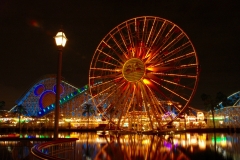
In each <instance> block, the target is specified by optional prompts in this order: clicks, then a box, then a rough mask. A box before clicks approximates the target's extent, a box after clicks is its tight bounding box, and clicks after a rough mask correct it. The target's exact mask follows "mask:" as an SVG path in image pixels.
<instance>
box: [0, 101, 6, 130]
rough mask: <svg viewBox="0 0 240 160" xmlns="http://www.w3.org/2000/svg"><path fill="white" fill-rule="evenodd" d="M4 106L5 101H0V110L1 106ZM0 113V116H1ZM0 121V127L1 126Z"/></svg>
mask: <svg viewBox="0 0 240 160" xmlns="http://www.w3.org/2000/svg"><path fill="white" fill-rule="evenodd" d="M4 106H5V102H4V101H0V110H1V108H3V107H4ZM1 116H2V115H0V117H1ZM1 123H2V122H1V121H0V128H1Z"/></svg>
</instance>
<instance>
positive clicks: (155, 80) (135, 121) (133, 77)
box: [89, 16, 199, 130]
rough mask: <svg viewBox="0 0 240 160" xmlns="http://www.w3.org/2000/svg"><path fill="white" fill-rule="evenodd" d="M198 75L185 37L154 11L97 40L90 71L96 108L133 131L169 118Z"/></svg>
mask: <svg viewBox="0 0 240 160" xmlns="http://www.w3.org/2000/svg"><path fill="white" fill-rule="evenodd" d="M198 79H199V63H198V58H197V53H196V51H195V49H194V46H193V44H192V42H191V41H190V39H189V37H188V36H187V35H186V34H185V32H184V31H183V30H182V29H181V28H180V27H178V26H177V25H176V24H174V23H172V22H170V21H168V20H166V19H163V18H159V17H153V16H143V17H136V18H133V19H130V20H127V21H125V22H123V23H121V24H119V25H118V26H116V27H115V28H113V29H112V30H111V31H110V32H109V33H108V34H107V35H106V36H105V37H104V38H103V39H102V41H101V42H100V44H99V45H98V47H97V49H96V51H95V53H94V56H93V58H92V62H91V65H90V71H89V85H90V93H91V95H92V98H93V102H94V104H95V105H96V107H97V109H98V113H99V114H101V115H102V116H103V118H105V119H107V120H109V122H111V123H112V124H114V125H116V126H117V127H120V128H129V129H130V128H131V129H135V130H140V129H142V128H148V129H157V128H161V127H163V126H165V125H167V124H169V123H171V122H172V121H173V120H174V119H175V118H177V117H178V116H179V115H180V114H181V113H182V112H183V111H184V109H186V107H187V106H188V104H189V102H190V100H191V99H192V97H193V95H194V93H195V90H196V87H197V83H198ZM140 124H141V125H140ZM144 125H145V126H144Z"/></svg>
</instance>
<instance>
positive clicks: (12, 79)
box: [0, 0, 240, 109]
mask: <svg viewBox="0 0 240 160" xmlns="http://www.w3.org/2000/svg"><path fill="white" fill-rule="evenodd" d="M139 16H157V17H161V18H165V19H167V20H170V21H172V22H173V23H175V24H177V25H178V26H179V27H180V28H182V29H183V30H184V31H185V33H186V34H187V35H188V36H189V38H190V39H191V41H192V43H193V45H194V47H195V49H196V51H197V54H198V58H199V62H200V64H201V73H200V80H199V84H198V87H197V90H196V94H195V96H194V98H193V100H192V101H191V103H190V104H191V106H193V107H196V108H201V107H203V102H202V101H201V97H200V96H201V94H202V93H206V94H209V95H212V96H213V97H215V95H216V93H217V92H219V91H221V92H222V93H224V94H225V95H230V94H232V93H234V92H236V91H239V90H240V65H239V64H240V2H239V1H238V0H235V1H233V0H215V1H209V0H188V1H187V0H185V1H180V0H166V1H161V0H158V1H157V0H152V1H151V0H145V1H143V0H132V1H131V2H129V1H124V0H121V1H120V0H118V1H117V0H75V1H63V0H58V1H55V0H24V1H13V0H0V64H1V67H0V101H5V103H6V106H5V107H4V109H10V108H12V107H13V106H14V105H15V101H16V100H17V99H18V98H20V96H21V95H22V94H23V93H24V92H25V91H27V90H28V89H30V88H31V87H32V86H33V85H34V83H36V82H37V81H38V80H40V79H41V78H42V77H43V76H44V75H48V74H55V73H56V72H57V57H58V51H57V47H56V45H55V42H54V39H53V37H54V36H55V35H56V33H57V32H58V30H59V29H60V26H61V25H63V29H64V32H65V34H66V36H67V38H68V42H67V44H66V47H65V48H64V51H63V64H62V76H63V77H64V78H65V81H67V82H69V83H71V84H72V85H74V86H76V87H82V86H84V85H86V84H87V83H88V72H89V67H90V62H91V59H92V56H93V54H94V52H95V49H96V48H97V46H98V44H99V43H100V41H101V40H102V39H103V38H104V36H105V35H106V34H107V33H108V32H109V31H110V30H111V29H113V28H114V27H116V26H117V25H118V24H120V23H122V22H124V21H126V20H128V19H132V18H134V17H139Z"/></svg>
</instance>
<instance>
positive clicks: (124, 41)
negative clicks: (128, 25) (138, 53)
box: [117, 27, 129, 59]
mask: <svg viewBox="0 0 240 160" xmlns="http://www.w3.org/2000/svg"><path fill="white" fill-rule="evenodd" d="M117 29H118V32H119V34H120V37H121V39H122V42H123V44H124V46H125V48H126V49H127V48H128V46H127V42H126V39H125V37H124V36H123V33H122V31H121V30H120V29H119V28H118V27H117ZM123 54H124V56H125V58H126V59H129V56H128V55H127V54H126V52H123Z"/></svg>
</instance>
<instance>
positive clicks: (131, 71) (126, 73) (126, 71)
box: [122, 58, 145, 82]
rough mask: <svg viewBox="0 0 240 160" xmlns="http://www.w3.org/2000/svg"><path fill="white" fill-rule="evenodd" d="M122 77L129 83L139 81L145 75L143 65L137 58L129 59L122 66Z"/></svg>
mask: <svg viewBox="0 0 240 160" xmlns="http://www.w3.org/2000/svg"><path fill="white" fill-rule="evenodd" d="M122 73H123V77H124V78H125V79H126V80H127V81H129V82H136V81H139V80H140V79H141V78H142V77H143V76H144V73H145V65H144V63H143V61H141V60H140V59H139V58H131V59H129V60H127V61H126V62H125V63H124V65H123V71H122Z"/></svg>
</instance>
